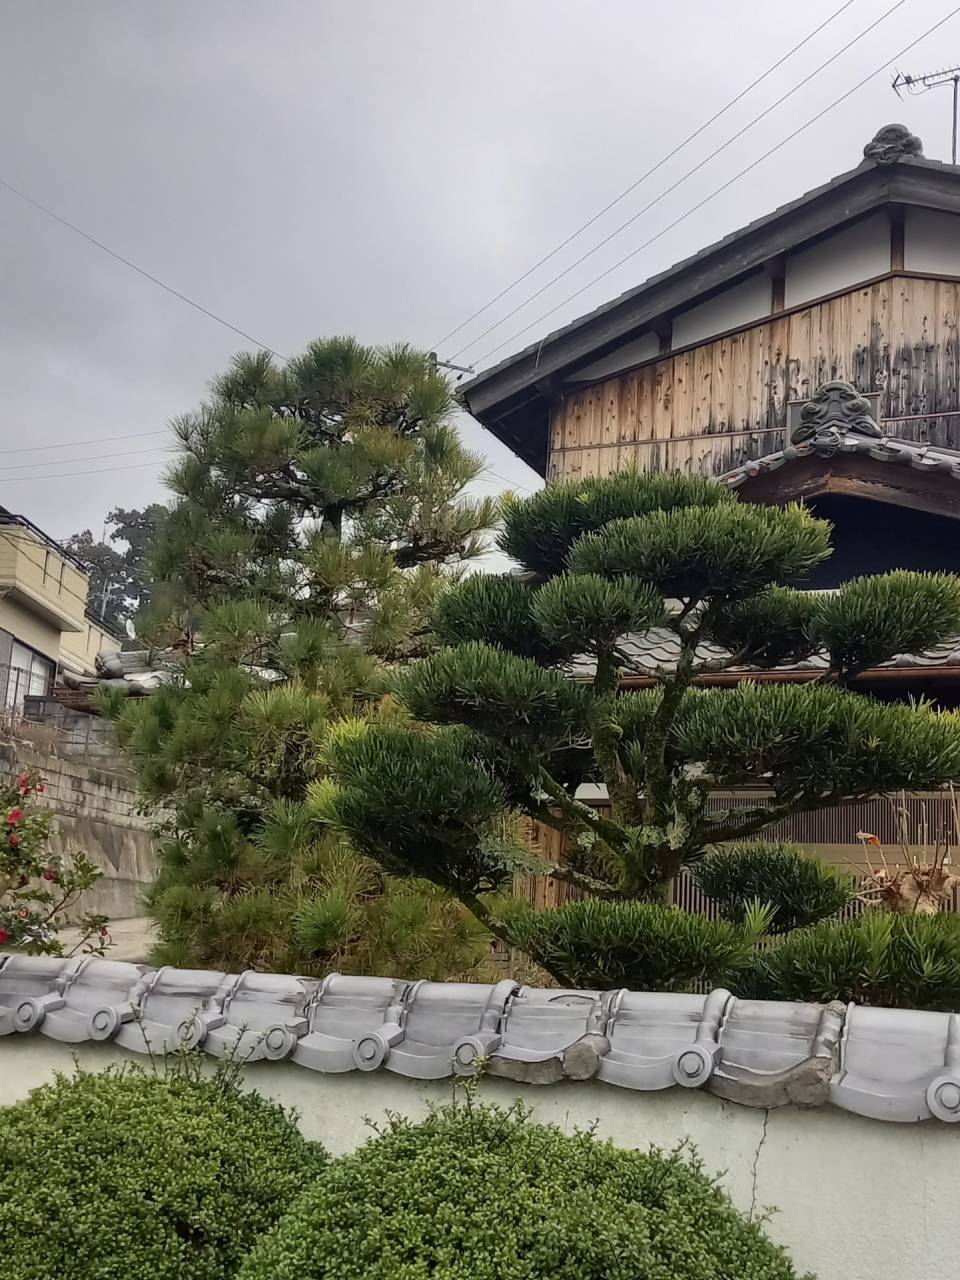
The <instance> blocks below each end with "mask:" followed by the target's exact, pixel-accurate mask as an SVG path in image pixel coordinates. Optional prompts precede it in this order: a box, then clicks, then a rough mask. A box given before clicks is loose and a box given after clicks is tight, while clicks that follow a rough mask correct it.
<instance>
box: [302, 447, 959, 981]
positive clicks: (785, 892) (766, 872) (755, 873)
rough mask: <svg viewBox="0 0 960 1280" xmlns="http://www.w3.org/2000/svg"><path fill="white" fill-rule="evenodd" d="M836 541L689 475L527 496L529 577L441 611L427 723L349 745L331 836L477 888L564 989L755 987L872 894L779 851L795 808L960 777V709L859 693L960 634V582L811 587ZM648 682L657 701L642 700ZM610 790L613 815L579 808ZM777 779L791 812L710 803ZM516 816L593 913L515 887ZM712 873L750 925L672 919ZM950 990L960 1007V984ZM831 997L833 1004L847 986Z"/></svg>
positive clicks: (896, 577)
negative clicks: (766, 944) (870, 675)
mask: <svg viewBox="0 0 960 1280" xmlns="http://www.w3.org/2000/svg"><path fill="white" fill-rule="evenodd" d="M829 534H830V526H829V525H828V524H827V523H826V522H824V521H822V520H818V519H815V518H814V516H813V515H812V514H811V513H810V512H809V511H808V510H806V509H804V508H802V507H797V506H792V507H787V508H785V509H777V508H770V507H757V506H750V505H747V504H746V503H743V502H740V501H739V500H738V499H737V498H736V496H735V495H734V494H732V493H731V492H730V491H728V490H727V489H725V488H724V487H722V486H720V485H719V484H717V483H715V482H713V481H711V480H708V479H705V478H696V477H685V476H680V475H660V474H658V475H641V474H638V473H633V472H628V473H622V474H618V475H615V476H611V477H607V478H602V479H590V480H586V481H583V482H578V483H572V484H558V485H554V486H551V487H548V488H547V489H546V490H544V491H543V492H541V493H539V494H536V495H534V496H533V497H531V498H528V499H523V500H516V501H513V502H512V504H511V505H510V506H509V507H508V509H507V511H506V513H505V519H504V524H503V531H502V534H501V537H500V547H501V549H502V550H503V551H505V552H507V553H508V554H509V555H511V556H512V557H513V558H514V559H515V560H516V561H517V562H518V563H519V566H520V569H519V571H518V572H516V573H513V574H506V575H502V576H496V577H494V576H490V577H481V576H476V577H472V578H470V579H468V580H466V581H464V582H463V583H461V584H460V585H458V586H457V587H456V588H454V589H453V590H452V591H450V592H449V593H447V594H445V595H444V596H443V597H442V598H441V599H440V600H439V601H438V603H437V606H436V610H435V614H434V619H433V623H434V628H435V631H436V634H437V636H438V639H439V640H440V641H441V642H442V643H443V645H444V647H443V648H440V649H439V650H438V651H436V652H434V653H433V654H431V655H429V656H426V657H425V658H423V660H421V661H419V662H417V663H415V664H414V665H413V666H412V667H411V668H410V669H409V671H408V672H407V673H406V674H405V675H403V676H402V678H401V679H400V681H399V687H398V692H399V695H400V697H401V699H402V700H403V702H404V703H405V705H406V706H407V707H408V708H409V710H410V712H411V714H412V715H413V716H414V717H415V720H416V721H417V722H419V723H415V724H404V723H398V722H387V723H375V722H369V721H367V722H362V723H361V722H358V723H355V724H344V725H342V726H341V727H340V728H339V729H338V730H336V731H335V732H334V733H333V734H332V735H330V737H329V739H328V746H327V758H328V762H329V763H330V765H331V767H332V770H333V772H334V775H335V777H336V779H337V786H336V787H335V788H328V789H327V793H326V795H325V804H326V813H327V816H328V818H329V820H330V821H331V822H332V823H334V824H336V825H338V826H339V829H341V830H343V831H344V832H347V833H349V835H350V837H351V838H352V839H353V840H354V842H355V843H356V845H357V847H359V848H360V849H362V850H364V851H365V852H366V853H367V854H368V855H369V856H370V857H372V858H375V859H377V860H378V861H379V862H380V863H381V865H382V866H383V867H385V868H386V869H387V870H389V871H390V872H392V873H402V874H408V875H418V876H423V877H426V878H428V879H430V880H431V881H433V883H434V884H436V885H438V886H440V887H442V888H444V889H446V890H447V891H449V892H451V893H455V894H457V895H458V896H459V898H460V899H461V901H462V902H463V903H464V904H466V905H467V906H468V907H469V908H470V910H471V911H473V912H474V913H475V915H476V916H477V918H478V919H480V920H482V921H483V922H484V923H485V924H486V925H487V926H488V927H489V928H490V929H491V930H492V931H493V932H494V933H495V934H496V935H497V936H498V937H500V938H501V939H503V940H504V941H505V942H506V943H508V944H509V945H511V946H514V947H519V948H520V949H521V950H524V951H526V952H527V953H528V954H529V955H530V956H531V957H532V958H533V959H534V960H536V961H537V962H538V963H539V964H541V965H543V966H544V967H545V968H547V969H548V970H549V971H550V972H551V973H552V974H553V975H554V976H555V977H556V978H557V979H558V980H559V981H561V982H563V983H578V984H580V985H586V986H594V985H598V986H618V985H633V986H639V987H644V986H647V987H666V988H676V987H682V986H685V985H687V984H689V983H690V982H692V981H704V980H707V981H719V980H725V981H734V980H735V979H736V977H737V974H738V973H740V975H741V981H742V982H743V984H744V986H748V985H749V981H748V979H747V978H744V977H743V971H744V966H748V967H749V966H750V965H752V964H754V962H755V960H756V957H755V955H754V950H753V948H754V944H755V943H756V942H758V941H759V940H760V939H761V938H763V937H766V936H767V935H770V934H776V933H777V932H778V931H779V932H780V933H781V935H782V934H783V933H789V931H790V930H792V929H793V928H795V927H798V926H801V927H802V926H809V925H813V924H814V923H815V922H816V921H818V920H821V919H823V918H826V917H829V916H830V915H831V914H833V913H835V912H836V911H837V909H838V907H840V906H842V905H843V903H844V901H846V900H847V898H848V897H849V887H848V886H847V885H845V884H844V883H843V882H842V881H841V880H839V879H838V878H837V877H836V876H835V875H834V874H833V873H832V872H831V871H830V870H829V869H828V868H826V867H823V866H821V865H819V864H816V863H811V861H810V860H808V859H806V858H804V857H802V856H799V855H798V854H797V853H796V851H794V850H790V849H784V848H783V847H782V846H774V847H767V846H763V845H758V844H756V843H751V842H752V841H755V838H756V837H757V836H759V835H760V834H761V833H762V832H763V831H764V830H765V829H766V828H768V827H769V826H770V825H771V824H773V823H776V822H778V821H780V820H782V819H784V818H786V817H789V816H790V815H792V814H796V813H800V812H803V811H807V810H811V809H819V808H822V807H825V806H830V805H835V804H838V803H840V802H841V801H844V800H848V799H856V798H862V797H866V796H871V795H874V794H877V793H881V792H887V791H893V790H896V789H899V788H904V789H908V790H916V789H918V788H919V789H922V788H926V787H937V786H939V785H941V784H943V783H946V782H949V781H951V780H954V779H956V778H957V777H958V776H960V725H958V723H957V720H956V718H955V717H954V716H953V715H951V714H947V713H944V714H940V713H938V712H937V711H936V710H935V709H934V708H933V707H931V706H929V705H925V704H922V703H921V704H917V705H897V704H889V703H882V702H879V701H876V700H874V699H872V698H870V697H867V696H865V695H863V694H861V693H858V692H855V691H853V690H852V689H851V687H850V685H851V682H852V681H853V680H854V679H855V677H856V676H857V675H858V674H859V673H860V672H862V671H864V670H866V669H867V668H870V667H872V666H875V665H876V664H878V663H882V662H884V661H886V660H887V659H889V658H891V657H892V656H893V655H894V654H896V653H901V652H909V653H922V652H923V651H924V650H925V649H927V648H929V647H930V646H931V645H933V644H935V643H937V642H938V641H940V640H942V639H944V638H946V637H948V636H951V635H956V634H957V633H958V632H960V579H957V578H954V577H952V576H950V575H940V574H919V573H906V572H894V573H889V574H886V575H883V576H879V577H873V578H864V579H860V580H858V581H855V582H851V583H848V584H847V585H845V586H844V587H842V588H841V589H840V590H838V591H836V592H824V593H820V592H810V591H803V590H800V589H799V588H798V586H797V585H796V584H797V583H798V582H802V580H803V578H804V576H805V575H807V574H808V573H809V572H810V571H811V570H812V569H813V568H814V567H815V566H816V565H817V564H819V563H820V562H821V561H822V560H823V559H824V558H825V557H826V556H828V555H829V554H830V539H829ZM654 628H660V629H665V630H666V631H667V632H669V633H670V635H671V636H672V638H673V643H674V646H675V650H676V659H675V661H670V662H667V663H664V664H663V665H659V664H657V662H655V661H651V660H649V659H645V658H644V656H643V655H644V653H645V652H648V651H649V650H645V649H644V646H643V644H642V643H640V644H637V643H635V641H636V640H637V639H638V638H639V639H640V640H641V641H642V639H643V637H644V635H645V634H646V633H649V632H650V631H651V630H652V629H654ZM661 634H662V632H661ZM815 652H825V653H826V654H827V655H828V657H829V666H828V669H826V670H825V671H824V672H823V674H822V675H821V676H820V677H819V678H818V679H816V680H815V681H812V682H809V683H800V684H797V683H790V684H783V683H776V682H773V683H770V682H766V683H762V682H759V681H758V682H750V681H744V682H741V683H739V684H736V685H735V687H733V688H721V687H702V683H703V678H704V677H709V676H712V675H716V674H717V673H719V672H722V671H725V670H728V669H730V668H733V667H743V666H744V665H747V666H752V667H755V668H758V669H770V668H773V667H776V666H777V665H778V664H781V663H784V662H789V661H795V660H798V659H801V658H804V657H808V656H810V655H811V654H813V653H815ZM571 663H574V668H573V671H571V666H570V664H571ZM571 674H574V675H576V676H577V677H578V678H571ZM624 675H631V676H634V677H640V678H641V681H642V682H645V683H646V686H647V687H640V688H637V689H635V690H632V691H629V692H624V691H623V690H622V688H621V680H622V678H623V676H624ZM588 781H594V782H602V784H603V785H604V786H605V787H606V791H607V794H608V797H609V807H608V808H596V807H592V806H590V805H588V804H586V803H584V802H583V801H582V800H580V799H578V797H577V790H578V787H579V786H580V784H582V783H584V782H588ZM758 783H759V784H762V785H763V786H764V787H765V788H766V789H767V790H768V792H769V803H757V804H754V805H747V806H746V807H743V808H740V807H731V808H729V809H727V810H725V811H722V812H714V811H712V809H711V806H710V805H709V804H708V797H709V795H710V793H711V792H712V791H716V790H727V789H730V788H737V787H742V786H744V785H747V784H758ZM505 808H512V809H516V810H519V811H521V812H522V813H524V814H526V815H528V816H529V817H530V818H533V819H535V820H536V821H537V822H539V823H542V824H545V825H546V826H547V827H551V828H554V829H556V830H557V831H559V832H560V833H561V834H562V836H563V837H564V839H565V842H566V849H567V852H566V855H565V857H564V858H563V860H562V862H561V863H559V864H555V865H544V864H543V863H542V862H541V863H540V864H539V870H540V872H541V873H542V874H544V875H549V876H552V877H554V878H555V879H556V880H560V881H563V882H566V884H568V885H570V886H573V887H574V889H575V891H576V892H577V893H578V894H580V895H581V896H582V900H580V901H573V902H569V903H567V904H566V905H565V906H562V907H560V908H558V909H555V910H534V909H533V908H532V907H530V906H528V905H526V904H524V903H518V902H516V901H511V900H510V899H509V898H507V897H506V896H505V895H504V890H505V889H506V888H507V887H508V885H509V882H510V879H511V876H512V875H513V874H514V873H515V871H516V870H517V869H518V867H519V866H521V865H522V866H523V867H524V869H525V870H527V871H529V870H530V868H531V866H532V865H535V864H532V863H531V860H530V859H529V858H527V859H526V860H524V859H523V856H522V854H521V853H520V851H518V850H516V849H514V848H512V847H510V846H509V845H508V844H505V843H504V842H503V841H502V840H501V839H499V838H498V837H497V835H496V832H495V824H496V821H497V818H498V815H499V814H501V813H502V811H503V810H504V809H505ZM728 845H732V846H733V847H731V848H726V847H725V846H728ZM718 847H720V848H722V850H723V851H722V853H721V852H714V853H712V854H711V851H714V850H717V849H718ZM719 858H722V859H723V861H722V863H721V864H720V865H719V868H718V865H717V859H719ZM698 867H699V868H700V869H701V875H702V882H703V885H704V888H705V889H706V890H707V891H708V892H712V893H713V894H714V895H715V896H716V899H717V901H718V902H719V903H720V905H721V907H722V909H723V911H724V914H725V915H726V916H727V919H726V920H721V921H718V922H711V921H708V920H704V919H701V918H699V917H690V916H685V915H684V914H683V913H682V912H680V911H678V910H676V909H674V908H671V907H668V906H667V905H665V903H666V898H667V895H668V892H669V887H670V884H671V881H672V880H673V878H674V877H675V876H676V875H677V873H678V872H680V871H681V870H682V869H685V868H687V869H691V870H694V871H695V870H696V869H697V868H698ZM820 927H821V928H822V927H823V926H822V925H821V926H820ZM838 927H840V926H838ZM844 927H846V926H844ZM856 927H857V926H856V925H855V924H854V925H850V926H849V928H850V929H852V930H855V929H856ZM784 954H785V955H786V954H787V953H786V952H784ZM914 959H916V957H914ZM768 968H769V966H768ZM820 977H822V975H820ZM810 981H811V983H813V982H814V980H813V979H811V980H810ZM817 981H819V978H818V979H817ZM950 981H952V982H953V985H954V987H955V988H956V989H957V991H958V992H960V968H957V970H956V972H955V973H953V974H952V976H951V977H950ZM821 985H822V987H823V990H821V989H820V988H817V990H816V992H815V993H814V994H815V996H816V998H819V997H820V996H822V995H823V994H824V992H825V991H826V990H827V989H828V988H829V986H830V980H829V977H828V978H824V979H823V983H822V984H821ZM767 994H769V991H768V992H767Z"/></svg>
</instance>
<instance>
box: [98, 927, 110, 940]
mask: <svg viewBox="0 0 960 1280" xmlns="http://www.w3.org/2000/svg"><path fill="white" fill-rule="evenodd" d="M100 937H101V938H109V937H110V930H109V929H108V928H107V926H106V925H104V926H103V928H102V929H101V930H100Z"/></svg>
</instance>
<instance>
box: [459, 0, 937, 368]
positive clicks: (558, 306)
mask: <svg viewBox="0 0 960 1280" xmlns="http://www.w3.org/2000/svg"><path fill="white" fill-rule="evenodd" d="M958 13H960V5H957V6H956V8H954V9H951V10H950V12H949V13H948V14H946V15H945V17H943V18H941V19H940V20H939V22H935V23H934V24H933V26H932V27H928V28H927V30H926V31H924V32H923V33H922V34H921V35H919V36H917V37H916V38H915V39H914V40H911V41H910V43H909V44H908V45H906V46H905V47H904V48H903V49H901V50H900V52H899V53H895V54H894V55H893V57H891V58H888V59H887V61H886V62H884V63H882V64H881V65H880V66H879V67H877V68H876V70H875V71H871V72H870V74H869V75H866V76H864V77H863V79H862V80H858V81H857V83H856V84H855V85H854V86H853V87H852V88H850V89H847V90H846V92H845V93H842V94H841V95H840V97H839V98H835V99H834V101H833V102H831V103H830V104H829V106H826V107H824V108H823V109H822V110H821V111H818V112H817V113H816V115H813V116H811V117H810V119H809V120H807V121H806V122H805V123H804V124H802V125H800V126H799V128H797V129H794V131H793V132H792V133H790V134H788V135H787V136H786V137H785V138H783V139H782V140H781V141H780V142H778V143H777V144H776V145H775V146H773V147H771V148H770V149H769V150H768V151H765V152H764V153H763V154H762V155H760V156H758V157H757V158H756V159H755V160H752V161H751V162H750V164H748V165H746V166H745V168H743V169H741V170H740V171H739V173H735V174H734V175H733V177H732V178H728V179H727V181H726V182H724V183H722V184H721V185H720V186H719V187H717V188H715V190H713V191H711V192H710V194H709V195H707V196H704V197H703V199H702V200H699V201H698V202H697V203H696V204H695V205H693V206H692V208H690V209H688V210H687V211H686V212H685V213H682V214H680V216H679V217H677V218H674V220H673V221H672V222H670V223H668V224H667V226H665V227H662V228H661V229H660V230H659V231H658V232H657V233H656V235H653V236H651V237H650V239H649V240H645V241H644V242H643V244H641V245H638V246H637V248H636V249H632V250H631V251H630V253H628V254H626V255H625V256H624V257H622V258H621V259H620V260H619V261H618V262H615V263H614V264H613V266H612V267H608V268H607V269H606V271H602V272H601V273H600V274H599V275H598V276H594V278H593V279H592V280H588V281H587V283H586V284H585V285H583V287H582V288H580V289H577V290H576V292H574V293H571V294H570V295H569V296H568V297H566V298H564V299H563V300H562V301H561V302H558V303H557V304H556V306H554V307H551V308H550V310H549V311H545V312H544V313H543V315H541V316H538V317H537V319H536V320H532V321H531V322H530V323H529V324H527V325H524V327H523V328H522V329H518V330H517V331H516V332H515V333H513V334H511V335H510V337H509V338H507V339H506V340H505V341H504V342H501V343H499V344H498V345H497V346H495V347H491V348H490V350H489V351H485V352H484V353H483V355H482V356H479V357H477V363H478V364H479V363H481V362H482V361H483V360H487V359H489V357H490V356H493V355H496V354H497V352H498V351H502V350H503V348H504V347H507V346H510V344H511V343H513V342H515V341H516V340H517V338H520V337H522V336H523V335H524V334H525V333H527V332H529V330H530V329H533V328H536V327H537V325H540V324H542V323H543V321H544V320H548V319H549V318H550V316H552V315H554V314H555V313H556V312H557V311H559V310H561V308H563V307H565V306H566V305H567V303H569V302H573V301H574V299H576V298H579V297H580V295H581V294H583V293H586V291H587V290H588V289H591V288H592V287H593V286H594V285H595V284H598V283H599V282H600V281H601V280H604V279H606V277H607V276H609V275H611V274H612V273H613V272H614V271H617V270H619V268H620V267H622V266H623V265H624V263H626V262H629V261H630V259H631V258H634V257H636V255H637V254H638V253H640V252H641V251H642V250H643V249H646V248H648V247H649V246H650V245H651V244H653V243H654V242H655V241H656V240H659V239H660V237H661V236H663V235H666V233H667V232H668V231H672V230H673V228H674V227H677V226H679V225H680V223H681V222H685V221H686V219H687V218H689V217H690V216H691V215H692V214H694V213H696V212H697V211H698V210H699V209H702V208H703V206H704V205H706V204H709V202H710V201H711V200H713V199H714V198H715V197H716V196H718V195H720V194H721V192H723V191H726V190H727V188H728V187H731V186H733V184H734V183H735V182H738V181H739V180H740V179H741V178H742V177H744V176H745V175H746V174H748V173H750V172H751V170H753V169H755V168H756V167H757V166H758V165H759V164H762V163H763V161H764V160H768V159H769V158H770V156H772V155H773V154H774V153H775V152H777V151H779V150H780V149H781V147H785V146H786V145H787V143H788V142H792V141H793V139H794V138H796V137H799V135H800V134H801V133H803V132H804V131H805V130H806V129H809V128H810V126H811V125H813V124H816V122H817V121H818V120H822V119H823V117H824V116H825V115H827V114H828V112H830V111H832V110H833V109H834V107H838V106H839V105H840V104H841V102H845V101H846V100H847V98H849V97H850V96H851V95H852V94H854V93H856V92H857V91H858V90H859V89H862V88H863V86H864V85H865V84H868V83H869V81H871V80H873V79H874V78H875V77H876V76H878V75H879V74H880V73H881V71H886V69H887V68H888V67H889V66H891V65H892V64H893V63H894V62H896V61H897V59H898V58H902V57H903V55H904V54H905V53H909V52H910V50H911V49H913V48H914V47H915V46H916V45H918V44H919V43H920V42H921V40H925V39H926V38H927V36H930V35H933V33H934V31H937V30H939V29H940V27H942V26H943V25H944V23H946V22H949V21H950V19H951V18H954V17H956V15H957V14H958Z"/></svg>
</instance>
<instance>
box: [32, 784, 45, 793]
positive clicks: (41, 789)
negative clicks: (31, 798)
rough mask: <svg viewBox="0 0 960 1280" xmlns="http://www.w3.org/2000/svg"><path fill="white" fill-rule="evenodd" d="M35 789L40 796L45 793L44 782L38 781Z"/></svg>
mask: <svg viewBox="0 0 960 1280" xmlns="http://www.w3.org/2000/svg"><path fill="white" fill-rule="evenodd" d="M34 791H36V793H37V795H38V796H42V795H43V783H42V782H38V783H37V785H36V786H35V787H34Z"/></svg>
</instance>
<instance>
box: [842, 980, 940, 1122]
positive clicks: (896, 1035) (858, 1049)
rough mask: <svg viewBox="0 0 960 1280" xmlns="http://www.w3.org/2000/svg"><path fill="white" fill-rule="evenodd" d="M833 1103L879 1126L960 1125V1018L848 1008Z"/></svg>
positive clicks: (889, 1010)
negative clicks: (932, 1121) (879, 1122)
mask: <svg viewBox="0 0 960 1280" xmlns="http://www.w3.org/2000/svg"><path fill="white" fill-rule="evenodd" d="M830 1101H831V1102H832V1103H833V1104H834V1105H835V1106H838V1107H843V1108H844V1110H846V1111H855V1112H856V1113H857V1114H858V1115H862V1116H870V1117H872V1118H873V1119H875V1120H893V1121H899V1122H900V1123H910V1122H912V1121H917V1120H929V1119H931V1118H935V1119H937V1120H942V1121H944V1122H945V1123H948V1124H955V1123H957V1122H958V1121H960V1016H958V1015H957V1014H955V1013H929V1012H926V1011H925V1010H920V1009H870V1008H864V1007H862V1006H859V1005H850V1006H848V1008H847V1014H846V1020H845V1023H844V1028H843V1035H842V1036H841V1039H840V1070H839V1071H838V1072H837V1074H836V1075H835V1076H834V1078H833V1080H832V1081H831V1083H830Z"/></svg>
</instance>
